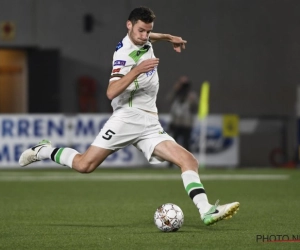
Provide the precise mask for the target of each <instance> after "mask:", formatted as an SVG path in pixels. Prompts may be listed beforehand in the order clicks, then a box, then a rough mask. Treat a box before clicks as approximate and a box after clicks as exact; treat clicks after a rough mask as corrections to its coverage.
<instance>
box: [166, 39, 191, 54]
mask: <svg viewBox="0 0 300 250" xmlns="http://www.w3.org/2000/svg"><path fill="white" fill-rule="evenodd" d="M170 43H172V45H173V49H174V50H175V51H176V52H178V53H180V52H181V49H185V44H186V43H187V41H186V40H183V39H182V38H181V37H179V36H171V38H170Z"/></svg>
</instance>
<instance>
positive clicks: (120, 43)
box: [116, 41, 123, 51]
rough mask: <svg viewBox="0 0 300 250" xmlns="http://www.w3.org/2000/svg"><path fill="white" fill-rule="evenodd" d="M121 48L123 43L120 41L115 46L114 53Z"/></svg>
mask: <svg viewBox="0 0 300 250" xmlns="http://www.w3.org/2000/svg"><path fill="white" fill-rule="evenodd" d="M122 47H123V43H122V41H120V42H119V43H118V45H117V46H116V51H118V50H119V49H121V48H122Z"/></svg>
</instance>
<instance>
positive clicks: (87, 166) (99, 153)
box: [19, 140, 114, 173]
mask: <svg viewBox="0 0 300 250" xmlns="http://www.w3.org/2000/svg"><path fill="white" fill-rule="evenodd" d="M113 152H114V151H113V150H110V149H105V148H101V147H97V146H90V147H89V148H88V150H87V151H86V152H85V153H83V154H80V153H79V152H78V151H76V150H75V149H72V148H53V147H52V146H51V142H50V141H48V140H42V141H41V142H39V143H38V144H37V145H35V146H33V147H32V148H29V149H26V150H25V151H24V152H23V153H22V154H21V156H20V159H19V164H20V165H21V166H23V167H24V166H27V165H29V164H31V163H34V162H36V161H41V160H44V159H51V160H52V161H54V162H56V163H58V164H60V165H63V166H68V167H70V168H73V169H74V170H76V171H78V172H80V173H90V172H92V171H94V170H95V169H96V168H97V167H98V166H99V165H100V164H101V163H102V162H103V161H104V160H105V159H106V158H107V156H109V155H110V154H111V153H113Z"/></svg>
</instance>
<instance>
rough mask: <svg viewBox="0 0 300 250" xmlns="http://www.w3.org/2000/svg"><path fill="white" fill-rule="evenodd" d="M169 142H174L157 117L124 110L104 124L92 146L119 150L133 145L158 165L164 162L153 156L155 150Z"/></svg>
mask: <svg viewBox="0 0 300 250" xmlns="http://www.w3.org/2000/svg"><path fill="white" fill-rule="evenodd" d="M167 140H169V141H174V139H173V138H172V137H171V136H169V135H168V134H167V133H166V132H165V131H164V130H163V128H162V126H161V125H160V122H159V120H158V116H157V115H154V114H151V113H148V112H146V111H143V110H140V109H136V108H122V109H119V110H116V111H115V112H114V113H113V115H112V116H111V117H110V118H109V120H108V121H107V122H106V123H105V124H104V126H103V128H102V129H101V131H100V133H99V134H98V135H97V137H96V139H95V140H94V142H93V143H92V145H93V146H97V147H101V148H106V149H111V150H119V149H121V148H124V147H126V146H128V145H131V144H133V145H134V146H135V147H136V148H138V149H139V150H140V151H142V152H143V154H144V155H145V157H146V159H147V160H148V161H149V162H150V163H152V164H156V163H161V162H163V161H164V160H163V159H161V158H159V157H156V156H152V153H153V151H154V148H155V147H156V145H158V144H159V143H160V142H162V141H167Z"/></svg>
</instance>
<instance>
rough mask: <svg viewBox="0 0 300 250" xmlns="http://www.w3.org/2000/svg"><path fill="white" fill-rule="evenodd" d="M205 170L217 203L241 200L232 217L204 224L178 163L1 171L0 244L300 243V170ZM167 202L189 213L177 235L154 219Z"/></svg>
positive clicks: (39, 246)
mask: <svg viewBox="0 0 300 250" xmlns="http://www.w3.org/2000/svg"><path fill="white" fill-rule="evenodd" d="M200 172H201V173H200V176H201V175H202V176H203V178H202V183H203V184H204V187H205V189H206V193H207V195H208V198H209V201H210V202H211V203H214V202H215V201H216V200H217V199H220V203H221V204H224V203H228V202H233V201H239V202H240V203H241V206H240V210H239V211H238V213H237V214H236V215H235V216H234V217H233V218H232V219H230V220H224V221H221V222H219V223H217V224H216V225H215V226H210V227H208V226H205V225H204V224H203V223H202V222H201V220H200V217H199V214H198V211H197V209H196V208H195V206H194V204H193V202H192V201H191V200H190V198H189V197H188V195H187V194H186V192H185V190H184V188H183V184H182V181H181V178H180V171H179V170H178V169H150V168H143V169H98V170H97V171H95V172H94V173H91V174H87V175H82V174H79V173H76V172H75V171H73V170H70V169H64V168H62V169H61V170H59V169H55V170H50V169H44V170H36V169H26V168H24V169H21V170H15V171H12V170H2V171H0V197H1V203H0V204H1V205H0V221H1V227H0V249H30V250H35V249H38V250H41V249H72V250H75V249H151V250H152V249H184V250H185V249H300V226H299V222H300V213H299V208H300V198H299V197H300V196H299V191H300V189H299V187H300V182H299V179H300V171H299V170H295V169H294V170H292V169H286V170H284V169H269V170H268V169H264V170H259V169H253V170H209V169H205V170H200ZM167 202H172V203H175V204H177V205H178V206H180V207H181V208H182V210H183V212H184V215H185V221H184V224H183V226H182V228H181V229H180V230H179V231H177V232H174V233H163V232H160V231H159V230H158V229H157V228H156V226H155V225H154V222H153V215H154V212H155V210H156V208H157V207H158V206H159V205H161V204H163V203H167ZM278 235H282V236H278ZM261 237H265V239H262V238H261ZM266 237H269V238H270V239H271V240H272V241H273V242H267V238H266ZM292 239H293V241H292ZM297 239H298V241H297ZM274 240H279V241H277V242H274ZM280 240H283V241H280Z"/></svg>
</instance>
